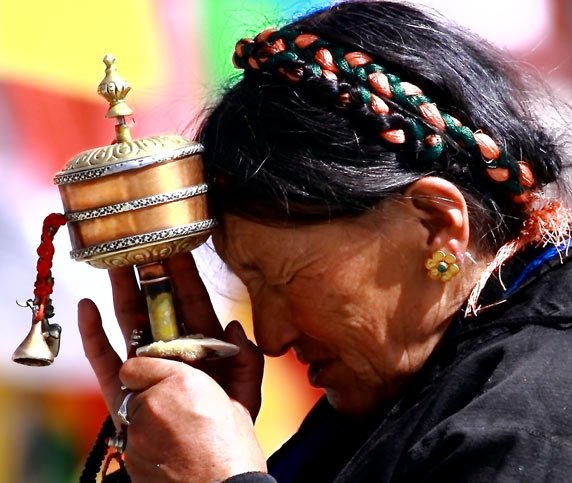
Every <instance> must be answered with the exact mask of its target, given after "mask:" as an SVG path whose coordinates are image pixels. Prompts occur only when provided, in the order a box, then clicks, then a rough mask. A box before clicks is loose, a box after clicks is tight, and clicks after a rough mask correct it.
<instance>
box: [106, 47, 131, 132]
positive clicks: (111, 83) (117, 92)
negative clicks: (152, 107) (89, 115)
mask: <svg viewBox="0 0 572 483" xmlns="http://www.w3.org/2000/svg"><path fill="white" fill-rule="evenodd" d="M103 63H104V64H105V65H106V69H105V77H104V78H103V80H102V81H101V82H100V83H99V86H98V88H97V93H98V94H99V95H100V96H103V97H105V99H106V100H107V102H109V110H108V111H107V114H106V115H105V117H110V118H116V119H117V125H116V126H115V133H116V142H125V141H130V140H131V133H130V131H129V127H128V126H127V124H126V123H125V116H131V114H133V111H132V110H131V108H130V107H129V106H128V105H127V102H125V97H126V96H127V94H128V93H129V91H130V90H131V87H130V86H129V84H128V83H127V81H125V80H124V79H123V78H122V77H121V76H120V75H119V74H118V73H117V68H116V67H115V57H113V55H111V54H107V55H106V56H105V57H104V58H103Z"/></svg>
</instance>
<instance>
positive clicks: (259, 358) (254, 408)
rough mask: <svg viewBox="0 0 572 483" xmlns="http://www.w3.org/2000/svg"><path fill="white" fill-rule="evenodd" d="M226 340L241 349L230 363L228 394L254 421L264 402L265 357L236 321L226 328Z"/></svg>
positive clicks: (226, 386) (227, 384)
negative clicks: (263, 376) (263, 377)
mask: <svg viewBox="0 0 572 483" xmlns="http://www.w3.org/2000/svg"><path fill="white" fill-rule="evenodd" d="M224 340H225V341H226V342H230V343H231V344H236V345H237V346H238V347H240V352H239V353H238V354H237V355H236V356H234V357H233V358H232V361H229V362H230V365H229V368H228V373H227V376H226V377H227V381H226V384H225V388H226V392H227V394H228V395H229V397H231V398H232V399H234V400H236V401H238V402H239V403H241V404H242V405H243V406H244V407H245V408H246V409H247V410H248V411H249V412H250V415H251V417H252V420H253V421H254V420H255V419H256V417H257V416H258V412H259V411H260V405H261V402H262V394H261V386H262V374H263V372H264V355H263V354H262V351H261V350H260V349H259V348H258V347H257V346H256V345H255V344H254V343H253V342H251V341H250V340H248V338H247V337H246V333H245V332H244V328H243V327H242V325H241V324H240V322H238V321H236V320H233V321H232V322H230V323H229V324H228V325H227V326H226V328H225V330H224Z"/></svg>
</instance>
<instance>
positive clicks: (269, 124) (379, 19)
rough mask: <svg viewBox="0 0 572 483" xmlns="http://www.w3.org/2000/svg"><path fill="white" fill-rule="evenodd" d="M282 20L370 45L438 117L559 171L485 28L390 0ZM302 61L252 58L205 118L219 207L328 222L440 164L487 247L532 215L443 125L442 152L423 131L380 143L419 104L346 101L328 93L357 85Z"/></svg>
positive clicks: (545, 169)
mask: <svg viewBox="0 0 572 483" xmlns="http://www.w3.org/2000/svg"><path fill="white" fill-rule="evenodd" d="M288 29H289V30H290V31H293V32H308V33H311V34H315V35H317V36H319V38H320V39H326V41H330V42H332V43H335V44H336V45H342V46H344V47H346V51H351V50H355V51H360V52H365V53H367V54H368V55H369V56H371V57H372V58H373V59H375V62H377V63H380V64H383V66H384V68H386V69H387V70H388V71H390V72H392V73H393V74H395V75H396V76H399V78H401V79H403V80H407V81H408V82H411V83H414V84H415V85H417V86H419V87H421V88H422V89H423V92H424V93H425V94H426V95H427V96H428V97H429V98H431V99H432V100H433V101H435V102H436V103H437V104H438V105H439V108H440V111H441V112H442V113H445V114H444V116H445V117H446V116H454V117H455V118H457V119H459V120H460V121H461V122H462V123H463V124H465V125H468V126H471V128H472V129H475V128H479V129H482V130H483V131H484V132H486V133H487V134H489V135H490V136H491V137H492V138H493V139H495V140H496V142H497V143H498V144H499V145H500V146H501V148H502V150H503V151H505V152H508V153H512V155H513V157H514V158H515V159H523V160H526V162H527V165H528V166H530V169H531V170H532V172H533V173H534V180H535V183H536V184H537V185H538V186H540V187H541V186H543V185H546V184H548V183H552V182H560V178H559V175H560V172H561V169H562V158H561V155H560V153H559V151H558V147H557V143H556V141H555V140H554V138H553V137H552V136H551V134H550V133H549V132H548V130H547V129H545V128H544V127H543V126H542V125H541V124H540V123H539V121H538V120H537V119H536V118H535V117H534V115H533V114H532V112H531V110H530V105H529V99H528V98H526V97H525V96H524V93H523V91H524V84H523V82H522V81H521V78H520V76H519V74H518V73H517V72H516V71H515V69H514V68H513V67H512V66H511V63H510V62H508V61H507V60H506V59H505V58H503V57H502V56H501V54H500V53H499V52H498V51H497V50H496V49H494V48H493V47H491V46H490V45H487V44H486V43H485V42H484V41H483V40H482V39H478V38H476V37H474V36H472V35H471V34H470V33H468V32H466V31H464V30H462V29H460V28H458V27H456V26H453V25H451V24H449V23H447V22H445V21H444V20H443V19H442V18H437V17H433V16H430V15H428V14H426V13H423V12H421V11H420V10H418V9H416V8H414V7H411V6H408V5H406V4H402V3H395V2H388V1H381V2H370V1H353V2H347V3H341V4H338V5H336V6H334V7H331V8H328V9H324V10H322V11H319V12H316V13H313V14H310V15H308V16H306V17H304V18H301V19H299V20H298V21H296V22H294V23H292V24H291V25H289V26H288ZM255 67H256V66H255ZM294 67H295V66H294ZM302 69H303V70H304V71H303V72H301V73H298V75H299V76H301V75H303V77H304V81H303V82H299V83H293V82H289V79H288V76H285V77H283V78H281V77H280V76H277V75H275V73H271V72H268V71H267V70H264V69H256V68H252V69H247V72H246V73H245V76H244V78H243V79H242V80H241V81H240V82H239V83H238V84H236V85H235V86H233V87H232V88H230V89H229V90H228V91H227V92H226V94H225V95H224V96H223V98H222V100H221V101H220V103H219V104H218V105H217V106H216V107H215V108H214V110H213V111H212V112H211V113H210V114H209V116H208V117H207V119H206V121H205V123H204V126H203V129H202V131H201V134H200V141H201V142H202V143H203V145H204V146H205V154H204V160H205V164H206V168H207V172H208V174H209V177H210V178H211V182H212V183H213V185H214V188H215V191H214V198H215V201H216V202H217V203H218V207H219V208H220V209H221V210H223V211H232V212H235V213H238V214H240V215H242V216H247V217H250V218H255V219H257V220H259V221H262V222H267V221H280V220H284V219H290V220H294V221H301V222H308V221H309V222H312V221H316V220H324V219H329V218H331V217H335V216H344V215H352V214H357V213H360V212H363V211H364V210H367V209H369V208H370V207H372V206H374V205H376V204H377V203H378V202H379V201H380V200H383V199H386V198H388V197H390V196H396V195H399V193H401V192H402V191H403V189H404V188H405V187H406V186H407V185H408V184H410V183H411V182H413V181H415V180H416V179H419V178H420V177H423V176H426V175H429V174H434V175H438V176H441V177H444V178H446V179H449V180H451V181H453V182H454V183H455V184H457V186H459V188H460V189H462V190H463V192H464V193H465V195H466V197H467V200H468V202H469V209H470V214H471V222H472V223H473V229H475V230H476V232H477V233H480V234H481V236H482V237H483V238H484V239H485V240H486V241H487V242H488V245H489V247H490V248H492V249H495V248H498V247H500V246H501V245H502V244H503V243H505V242H506V241H507V240H509V239H511V238H513V237H514V236H516V235H517V234H518V231H519V230H520V228H521V226H522V222H523V220H524V219H525V217H526V213H525V211H524V210H523V207H522V205H519V204H515V203H514V202H512V200H511V199H509V198H507V196H506V190H505V189H502V188H501V187H499V186H498V185H495V184H494V183H491V182H490V180H489V179H487V177H486V176H485V175H484V171H485V170H484V169H483V167H482V163H480V162H479V160H475V154H474V152H471V150H470V149H466V146H464V145H463V143H459V142H457V140H455V139H453V138H452V137H451V136H448V135H446V134H445V137H446V138H447V144H448V149H446V150H440V151H439V153H438V156H427V155H425V153H426V151H427V150H428V149H429V148H431V147H432V146H428V145H426V144H424V143H423V137H422V136H408V140H407V142H406V143H403V145H400V146H398V147H396V146H388V143H384V142H381V140H380V137H379V135H378V134H379V132H380V131H391V130H398V129H400V128H407V129H409V130H411V129H413V128H412V127H411V126H412V123H411V120H412V119H413V120H414V121H416V122H417V121H418V120H419V116H415V115H413V114H411V112H404V111H403V109H400V108H399V106H398V108H396V109H392V112H391V113H390V115H388V116H375V115H372V112H371V109H367V108H366V104H365V103H363V102H357V103H352V102H349V103H348V104H347V105H346V106H342V107H343V108H342V109H340V106H339V103H338V105H332V99H344V96H349V99H350V100H351V99H363V92H362V90H360V85H359V83H358V84H355V83H351V82H348V81H347V79H345V78H342V77H340V78H336V79H332V78H327V77H324V76H320V75H318V73H317V72H315V73H313V69H312V66H311V64H309V63H306V64H304V66H303V67H302ZM314 70H315V69H314ZM289 74H290V75H291V76H296V75H297V74H296V72H295V70H294V71H292V72H290V73H289ZM417 124H419V123H417ZM473 151H474V150H473ZM513 166H517V165H516V164H514V163H513Z"/></svg>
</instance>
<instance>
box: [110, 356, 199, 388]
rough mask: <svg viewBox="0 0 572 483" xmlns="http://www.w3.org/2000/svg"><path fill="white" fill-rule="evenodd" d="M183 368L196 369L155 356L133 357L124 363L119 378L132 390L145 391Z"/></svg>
mask: <svg viewBox="0 0 572 483" xmlns="http://www.w3.org/2000/svg"><path fill="white" fill-rule="evenodd" d="M183 368H186V369H188V370H194V369H192V368H191V367H189V366H187V365H185V364H182V363H180V362H177V361H170V360H167V359H159V358H155V357H133V358H131V359H128V360H127V361H125V363H124V364H123V366H122V367H121V369H120V371H119V378H120V380H121V382H122V383H123V385H124V386H127V387H128V388H129V390H130V391H136V392H143V391H146V390H147V389H149V388H151V387H152V386H155V385H156V384H159V383H160V382H162V381H164V380H165V379H167V378H169V377H172V376H174V375H175V374H178V373H179V372H180V371H181V370H182V369H183ZM197 372H198V371H197Z"/></svg>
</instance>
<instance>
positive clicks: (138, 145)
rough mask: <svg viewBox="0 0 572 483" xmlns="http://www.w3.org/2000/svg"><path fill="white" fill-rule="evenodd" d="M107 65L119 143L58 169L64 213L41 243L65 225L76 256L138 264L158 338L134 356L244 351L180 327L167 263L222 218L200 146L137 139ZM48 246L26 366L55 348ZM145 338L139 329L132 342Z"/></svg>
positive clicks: (20, 354) (44, 360)
mask: <svg viewBox="0 0 572 483" xmlns="http://www.w3.org/2000/svg"><path fill="white" fill-rule="evenodd" d="M103 62H104V63H105V66H106V70H105V77H104V79H103V80H102V81H101V83H100V84H99V87H98V93H99V94H100V95H101V96H103V97H104V98H105V99H107V101H108V102H109V110H108V112H107V115H106V117H108V118H113V119H116V125H115V140H114V142H113V143H112V144H110V145H108V146H103V147H99V148H95V149H90V150H88V151H84V152H82V153H80V154H78V155H77V156H75V157H74V158H72V159H71V160H70V161H69V162H68V163H67V164H66V165H65V167H64V168H63V169H62V170H61V171H60V172H59V173H57V174H56V176H55V180H54V181H55V183H56V185H57V186H58V187H59V191H60V195H61V198H62V203H63V207H64V214H63V216H62V215H51V216H52V217H53V216H59V217H61V218H59V219H58V218H52V222H51V224H50V222H48V218H49V217H48V218H47V219H46V222H44V232H43V234H42V242H43V243H44V242H45V243H44V244H48V245H49V246H51V245H50V243H51V239H52V238H53V235H54V234H55V231H57V229H58V228H59V226H61V225H63V224H64V223H67V225H68V230H69V234H70V239H71V245H72V251H71V257H72V258H73V259H74V260H77V261H84V262H86V263H88V264H89V265H91V266H93V267H96V268H104V269H111V268H117V267H124V266H132V265H134V266H136V267H137V271H138V274H139V280H140V283H141V287H142V290H143V291H144V293H145V296H146V300H147V306H148V310H149V321H150V334H151V336H152V339H153V342H152V343H150V344H147V345H143V346H141V347H138V348H137V354H138V355H141V354H143V355H148V356H158V357H169V358H175V359H181V360H185V361H192V360H196V359H199V358H202V357H206V356H211V357H224V356H229V355H233V354H235V353H236V352H237V350H238V348H237V347H236V346H234V345H232V344H228V343H225V342H222V341H218V340H215V339H209V338H204V337H202V336H200V335H186V334H184V332H183V327H182V326H181V325H180V324H178V323H177V320H176V317H175V308H174V305H173V296H172V292H171V286H170V282H169V274H168V271H167V269H166V266H165V264H164V261H165V260H166V259H167V258H169V257H170V256H172V255H174V254H176V253H181V252H188V251H190V250H192V249H194V248H196V247H198V246H199V245H201V244H202V243H204V242H205V241H206V240H207V239H208V237H209V235H210V231H211V229H212V228H213V227H214V226H215V225H216V221H215V220H214V219H213V218H211V217H210V216H209V212H208V204H207V192H208V185H207V183H206V182H205V179H204V175H203V166H202V160H201V152H202V149H203V148H202V146H201V145H200V144H198V143H196V142H193V141H189V140H187V139H185V138H183V137H182V136H179V135H160V136H151V137H146V138H141V139H132V138H131V133H130V128H129V125H128V121H127V118H128V117H129V116H131V114H132V113H133V112H132V110H131V109H130V108H129V106H128V105H127V103H126V102H125V96H126V95H127V93H128V92H129V91H130V89H131V88H130V87H129V85H128V84H127V82H126V81H124V80H123V79H122V78H121V77H120V76H119V75H118V74H117V71H116V67H115V59H114V58H113V57H112V56H110V55H107V56H105V58H104V59H103ZM54 220H55V221H54ZM50 253H51V254H53V247H52V248H51V252H50V250H49V249H46V248H45V246H44V248H42V245H41V246H40V248H39V249H38V254H39V255H40V260H39V262H38V279H37V281H36V290H35V292H34V293H35V298H34V299H30V300H28V301H27V302H26V303H25V304H23V305H26V306H29V307H30V308H32V312H33V314H34V315H33V321H32V330H31V331H30V334H29V335H28V337H27V338H26V339H25V341H24V342H23V343H22V344H21V345H20V346H19V347H18V349H17V350H16V352H15V353H14V355H13V360H15V361H16V362H19V363H23V364H27V365H36V366H38V365H48V364H50V363H51V362H52V361H53V358H54V356H55V355H56V354H57V351H58V347H59V332H60V330H61V329H60V328H59V326H57V324H50V323H49V321H48V319H49V318H50V317H51V316H52V315H53V308H52V306H51V299H50V298H49V295H50V294H51V287H52V285H53V278H51V272H50V271H49V268H50V267H51V257H50V258H49V263H48V262H46V261H45V258H46V256H49V255H50ZM43 255H44V260H43V259H42V256H43ZM42 260H43V265H42V264H41V262H42ZM40 268H42V270H43V272H42V270H40ZM38 287H45V289H44V290H43V291H42V290H39V289H38ZM48 292H49V293H48ZM46 294H47V295H46ZM141 336H142V334H134V337H133V340H132V343H133V345H138V344H139V340H140V339H141Z"/></svg>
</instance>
